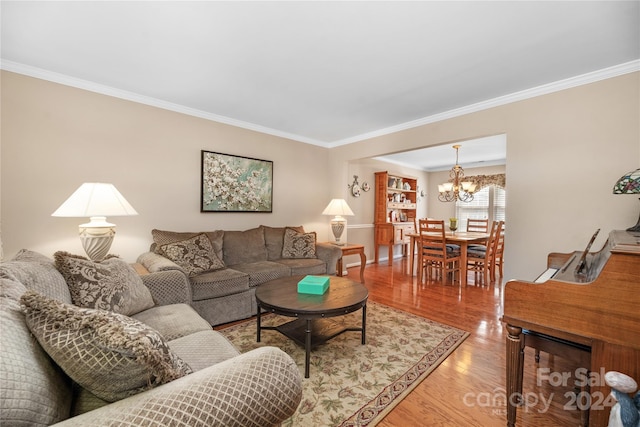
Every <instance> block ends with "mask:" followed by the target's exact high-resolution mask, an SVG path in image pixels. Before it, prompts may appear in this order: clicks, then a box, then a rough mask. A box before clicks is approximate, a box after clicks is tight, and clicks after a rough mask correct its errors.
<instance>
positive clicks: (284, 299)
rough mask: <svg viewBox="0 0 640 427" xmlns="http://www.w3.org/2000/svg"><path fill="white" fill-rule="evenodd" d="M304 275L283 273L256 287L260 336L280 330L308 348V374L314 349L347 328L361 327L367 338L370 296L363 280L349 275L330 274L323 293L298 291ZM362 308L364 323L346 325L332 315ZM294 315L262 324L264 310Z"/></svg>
mask: <svg viewBox="0 0 640 427" xmlns="http://www.w3.org/2000/svg"><path fill="white" fill-rule="evenodd" d="M303 277H304V276H290V277H281V278H279V279H275V280H271V281H269V282H266V283H263V284H262V285H260V286H258V288H257V289H256V301H257V303H258V316H257V319H258V325H257V340H258V342H260V332H261V331H262V330H263V329H265V330H269V329H270V330H277V331H279V332H280V333H282V334H283V335H285V336H287V337H289V338H290V339H292V340H293V341H295V342H297V343H298V344H300V345H302V346H303V347H304V349H305V360H304V377H305V378H309V360H310V358H311V349H312V348H314V347H316V346H317V345H320V344H322V343H325V342H326V341H328V340H330V339H331V338H334V337H336V336H338V335H340V334H341V333H343V332H346V331H360V332H361V333H362V344H363V345H364V344H365V341H366V319H367V298H368V297H369V291H367V288H365V287H364V286H363V285H362V284H361V283H358V282H354V281H353V280H350V279H347V278H346V277H335V276H330V284H329V289H328V290H327V291H326V292H325V293H324V295H313V294H300V293H298V282H299V281H300V280H301V279H302V278H303ZM360 308H362V326H361V327H359V328H358V327H352V328H345V327H343V326H342V325H340V324H339V323H338V322H336V321H334V320H333V319H329V318H330V317H336V316H342V315H345V314H348V313H351V312H354V311H356V310H359V309H360ZM262 310H265V311H267V312H271V313H275V314H280V315H283V316H288V317H295V319H294V320H292V321H290V322H287V323H285V324H282V325H280V326H262V324H261V312H262Z"/></svg>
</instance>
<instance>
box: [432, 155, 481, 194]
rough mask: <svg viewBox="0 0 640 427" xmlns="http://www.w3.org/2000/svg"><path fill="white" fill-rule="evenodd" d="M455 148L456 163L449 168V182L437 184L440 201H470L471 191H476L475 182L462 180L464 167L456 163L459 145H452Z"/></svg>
mask: <svg viewBox="0 0 640 427" xmlns="http://www.w3.org/2000/svg"><path fill="white" fill-rule="evenodd" d="M453 148H454V149H455V150H456V164H455V166H453V167H452V168H451V171H450V172H449V177H450V178H451V179H450V180H449V182H445V183H444V184H440V185H438V191H439V192H440V194H439V195H438V200H440V201H441V202H455V201H456V200H460V201H461V202H470V201H472V200H473V193H474V192H475V191H476V184H474V183H473V182H471V181H462V179H463V178H464V169H462V167H461V166H460V165H459V164H458V149H459V148H460V145H454V146H453Z"/></svg>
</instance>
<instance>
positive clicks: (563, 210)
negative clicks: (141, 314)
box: [329, 72, 640, 279]
mask: <svg viewBox="0 0 640 427" xmlns="http://www.w3.org/2000/svg"><path fill="white" fill-rule="evenodd" d="M639 82H640V73H637V72H636V73H631V74H627V75H623V76H620V77H616V78H611V79H607V80H604V81H600V82H597V83H592V84H588V85H584V86H580V87H576V88H572V89H567V90H564V91H560V92H556V93H552V94H549V95H544V96H539V97H536V98H532V99H529V100H525V101H520V102H516V103H512V104H508V105H504V106H500V107H495V108H491V109H488V110H484V111H481V112H477V113H473V114H467V115H464V116H461V117H457V118H453V119H449V120H444V121H440V122H436V123H432V124H428V125H424V126H421V127H417V128H413V129H409V130H405V131H402V132H397V133H394V134H391V135H385V136H381V137H377V138H373V139H370V140H366V141H361V142H358V143H354V144H350V145H345V146H341V147H337V148H334V149H332V150H331V152H330V162H329V164H330V165H331V167H332V168H333V169H334V170H335V171H336V172H339V171H342V170H343V169H344V168H345V164H348V163H349V162H350V161H351V160H353V159H361V158H365V157H373V156H377V155H382V154H386V153H390V152H398V151H406V150H410V149H415V148H421V147H426V146H432V145H437V144H442V143H447V142H453V141H463V140H466V139H471V138H476V137H482V136H488V135H497V134H506V136H507V166H506V176H507V182H508V184H507V187H508V189H507V210H506V216H507V221H508V225H507V235H506V255H505V259H506V261H507V262H506V264H505V269H506V271H505V276H506V277H507V279H510V278H523V279H533V278H535V276H536V275H537V274H538V273H540V272H541V271H543V270H544V269H545V268H546V256H547V254H548V253H549V252H552V251H567V252H569V251H574V250H578V249H580V248H581V247H583V246H584V245H586V243H587V241H588V239H589V237H590V236H591V234H592V233H593V231H594V230H595V229H596V228H602V232H603V235H602V236H600V237H599V238H598V240H597V242H596V244H595V245H594V247H598V248H599V246H600V245H602V243H604V240H605V239H606V236H607V235H608V233H609V231H611V230H613V229H622V228H627V227H629V226H631V225H633V224H635V223H636V221H637V219H638V211H639V209H640V206H639V205H638V200H637V198H636V197H634V196H623V195H613V194H612V187H613V185H614V183H615V182H616V180H617V179H618V178H619V177H620V176H621V175H622V174H624V173H625V172H628V171H630V170H633V169H635V168H637V167H639V166H640V120H639V117H640V105H639V104H640V85H639ZM333 185H338V184H337V183H336V182H333ZM431 193H432V194H433V191H432V192H431Z"/></svg>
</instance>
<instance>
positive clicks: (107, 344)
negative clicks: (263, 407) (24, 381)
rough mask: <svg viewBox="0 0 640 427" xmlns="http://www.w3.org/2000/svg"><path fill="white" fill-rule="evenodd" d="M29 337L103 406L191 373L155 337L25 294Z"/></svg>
mask: <svg viewBox="0 0 640 427" xmlns="http://www.w3.org/2000/svg"><path fill="white" fill-rule="evenodd" d="M20 302H21V303H22V305H23V311H24V313H25V320H26V322H27V326H28V327H29V329H30V330H31V333H32V334H33V335H34V336H35V337H36V339H37V340H38V342H39V343H40V345H41V346H42V348H44V350H45V351H46V352H47V353H48V354H49V356H50V357H51V358H52V359H53V360H54V361H55V362H56V363H57V364H58V365H59V366H60V368H62V370H63V371H64V372H65V373H66V374H67V375H69V377H71V378H72V379H73V380H74V381H75V382H77V383H78V384H80V385H81V386H82V387H84V388H86V389H87V390H88V391H90V392H91V393H93V394H94V395H96V396H97V397H99V398H101V399H103V400H106V401H108V402H115V401H116V400H120V399H124V398H125V397H127V396H131V395H134V394H137V393H140V392H142V391H144V390H147V389H150V388H153V387H155V386H158V385H160V384H164V383H166V382H169V381H172V380H174V379H176V378H180V377H182V376H184V375H187V374H190V373H191V372H192V370H191V368H190V367H189V365H187V364H186V363H185V362H184V361H183V360H182V359H180V358H179V357H178V356H177V355H176V354H175V353H173V352H172V351H171V349H170V348H169V346H168V345H167V343H166V342H165V340H164V339H163V338H162V336H161V335H160V333H158V332H157V331H156V330H154V329H152V328H151V327H149V326H147V325H145V324H144V323H142V322H139V321H137V320H135V319H132V318H130V317H127V316H123V315H121V314H118V313H113V312H110V311H105V310H94V309H90V308H79V307H76V306H73V305H71V304H65V303H62V302H59V301H56V300H53V299H49V298H47V297H45V296H43V295H41V294H39V293H37V292H34V291H27V292H26V293H25V294H24V295H23V296H22V298H21V299H20Z"/></svg>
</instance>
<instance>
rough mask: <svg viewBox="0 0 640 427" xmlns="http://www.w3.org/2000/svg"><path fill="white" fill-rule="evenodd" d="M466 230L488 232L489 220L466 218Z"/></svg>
mask: <svg viewBox="0 0 640 427" xmlns="http://www.w3.org/2000/svg"><path fill="white" fill-rule="evenodd" d="M467 231H475V232H478V233H488V232H489V220H488V219H487V218H484V219H478V218H467Z"/></svg>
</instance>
